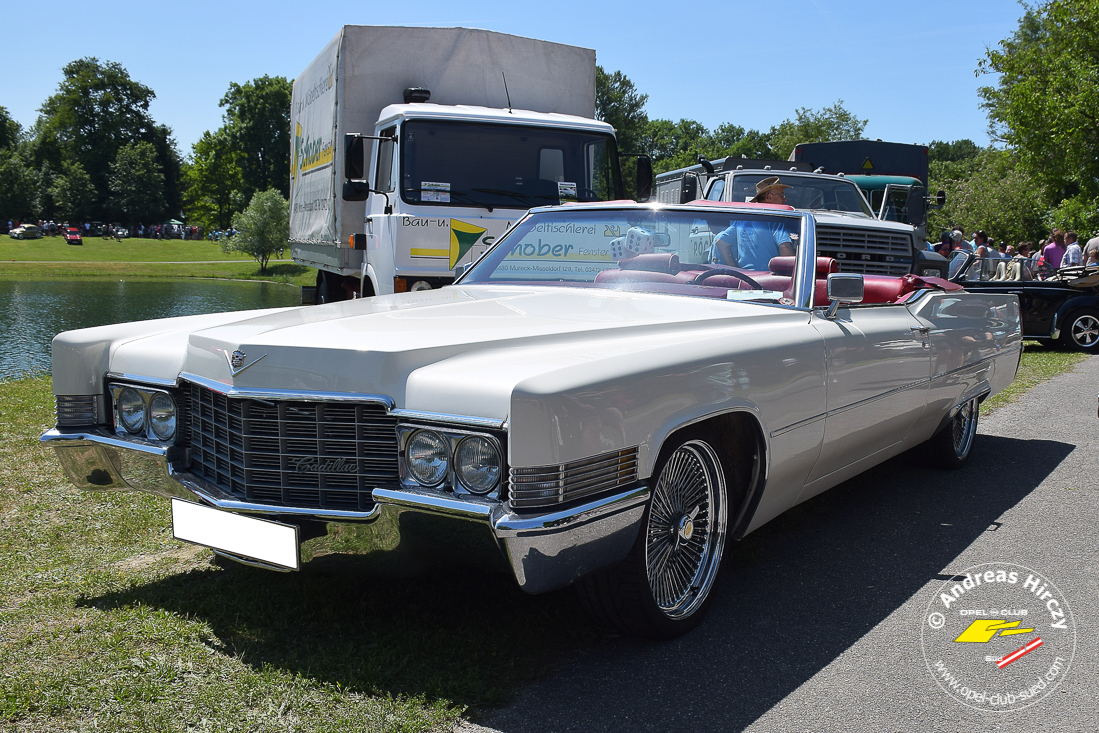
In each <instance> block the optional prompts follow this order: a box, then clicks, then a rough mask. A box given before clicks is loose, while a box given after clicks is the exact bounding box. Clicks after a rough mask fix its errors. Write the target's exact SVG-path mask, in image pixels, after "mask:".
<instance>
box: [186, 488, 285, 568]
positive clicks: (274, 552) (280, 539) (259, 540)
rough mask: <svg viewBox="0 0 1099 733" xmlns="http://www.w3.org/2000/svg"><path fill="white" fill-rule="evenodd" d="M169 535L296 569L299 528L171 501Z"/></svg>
mask: <svg viewBox="0 0 1099 733" xmlns="http://www.w3.org/2000/svg"><path fill="white" fill-rule="evenodd" d="M172 535H173V536H174V537H175V538H176V539H177V540H184V541H185V542H194V543H195V544H196V545H204V546H206V547H210V548H213V549H215V550H221V551H223V552H227V553H229V554H231V555H240V556H241V557H245V558H248V559H251V560H259V561H260V562H265V563H269V564H271V565H277V566H279V567H282V568H288V569H290V570H298V569H299V567H300V562H299V559H298V528H297V527H295V526H293V525H290V524H280V523H279V522H271V521H268V520H266V519H255V518H254V517H248V516H244V515H242V514H233V513H232V512H223V511H221V510H220V509H213V508H211V507H208V506H202V505H201V504H194V503H192V502H189V501H183V500H182V499H176V498H174V497H173V498H172Z"/></svg>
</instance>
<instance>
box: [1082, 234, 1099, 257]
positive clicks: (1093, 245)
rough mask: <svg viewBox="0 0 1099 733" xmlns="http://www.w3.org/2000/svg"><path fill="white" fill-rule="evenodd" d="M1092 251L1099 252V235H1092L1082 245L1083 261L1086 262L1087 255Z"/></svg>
mask: <svg viewBox="0 0 1099 733" xmlns="http://www.w3.org/2000/svg"><path fill="white" fill-rule="evenodd" d="M1092 252H1099V237H1092V238H1091V239H1089V240H1088V243H1087V244H1086V245H1084V261H1085V262H1087V259H1088V257H1090V256H1091V253H1092Z"/></svg>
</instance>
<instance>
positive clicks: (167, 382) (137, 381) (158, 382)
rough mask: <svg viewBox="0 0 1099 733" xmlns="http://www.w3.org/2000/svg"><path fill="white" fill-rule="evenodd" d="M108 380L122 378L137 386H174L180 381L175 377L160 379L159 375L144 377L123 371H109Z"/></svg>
mask: <svg viewBox="0 0 1099 733" xmlns="http://www.w3.org/2000/svg"><path fill="white" fill-rule="evenodd" d="M107 379H108V380H121V381H123V382H133V383H134V385H135V386H137V385H145V386H151V387H168V388H174V387H176V386H178V384H179V382H178V380H175V379H160V378H159V377H142V376H140V375H137V374H124V373H122V372H107Z"/></svg>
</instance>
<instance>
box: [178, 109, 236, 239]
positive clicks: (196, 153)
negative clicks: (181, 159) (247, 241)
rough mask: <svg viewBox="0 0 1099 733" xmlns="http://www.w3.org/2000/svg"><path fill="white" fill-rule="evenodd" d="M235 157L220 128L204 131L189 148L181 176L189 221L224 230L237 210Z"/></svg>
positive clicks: (226, 135) (208, 227) (225, 135)
mask: <svg viewBox="0 0 1099 733" xmlns="http://www.w3.org/2000/svg"><path fill="white" fill-rule="evenodd" d="M238 157H239V155H238V153H237V151H236V150H235V149H234V148H233V142H232V140H230V139H229V135H228V134H227V133H226V131H225V129H224V128H222V129H220V130H218V131H217V132H213V133H211V132H208V131H207V132H204V133H202V137H201V138H200V139H199V141H198V142H196V143H195V144H194V145H193V146H192V147H191V159H190V161H189V163H188V165H187V167H186V171H185V173H184V176H183V179H184V189H185V193H184V201H185V203H186V206H187V211H188V213H189V215H190V217H191V219H193V220H195V221H198V222H200V223H201V224H202V225H203V226H204V227H206V228H207V229H228V228H229V224H230V223H231V222H232V218H233V212H234V211H239V210H240V208H241V206H240V203H239V202H240V201H241V195H240V190H241V188H242V186H243V181H242V180H241V170H240V165H239V164H238V162H237V159H238Z"/></svg>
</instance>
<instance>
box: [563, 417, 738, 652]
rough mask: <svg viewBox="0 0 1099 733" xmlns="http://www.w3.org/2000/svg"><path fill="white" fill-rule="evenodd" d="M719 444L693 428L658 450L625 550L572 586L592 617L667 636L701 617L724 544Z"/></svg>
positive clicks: (626, 629) (621, 627)
mask: <svg viewBox="0 0 1099 733" xmlns="http://www.w3.org/2000/svg"><path fill="white" fill-rule="evenodd" d="M716 444H717V443H716V442H715V441H714V439H713V437H712V436H711V435H710V434H709V433H705V432H701V431H700V432H698V433H695V434H693V435H691V436H690V437H686V438H682V439H680V440H677V441H676V442H675V444H674V447H673V448H671V449H670V450H665V451H664V452H662V455H661V459H660V461H659V462H658V464H657V467H656V470H655V471H654V472H653V475H654V476H656V477H657V478H656V481H655V483H654V484H653V487H652V494H651V496H650V498H649V504H648V506H647V507H646V509H645V514H644V516H643V517H642V520H641V528H640V530H639V531H638V535H637V539H636V540H635V542H634V545H633V548H632V549H631V550H630V554H629V555H627V556H626V559H625V560H623V561H622V562H621V563H619V564H618V565H616V566H614V567H612V568H609V569H607V570H604V571H601V572H599V573H596V574H594V575H591V576H588V577H587V578H584V579H583V580H582V581H581V582H580V583H579V584H578V586H577V588H578V591H579V593H580V596H581V599H582V600H583V602H584V604H585V605H586V606H587V608H588V610H589V612H590V613H591V614H592V615H593V616H594V617H595V618H596V620H597V621H599V622H601V623H603V624H604V625H607V626H610V627H612V628H616V629H618V630H620V631H622V632H624V633H628V634H633V635H637V636H649V637H660V638H672V637H675V636H679V635H680V634H683V633H686V632H687V631H689V630H691V629H692V628H694V627H695V626H696V625H698V623H699V622H700V621H701V620H702V618H703V616H704V615H705V613H706V610H707V609H708V608H709V605H710V600H711V596H710V590H711V589H712V588H713V584H714V581H715V579H716V578H717V573H718V569H719V568H720V566H721V557H722V553H723V551H724V548H725V533H726V528H727V516H728V509H727V507H726V499H727V496H728V492H727V491H726V486H725V471H724V467H723V466H722V463H721V458H720V457H719V455H718V452H717V451H716V450H715V449H714V447H713V446H714V445H716Z"/></svg>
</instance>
